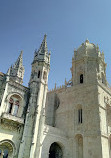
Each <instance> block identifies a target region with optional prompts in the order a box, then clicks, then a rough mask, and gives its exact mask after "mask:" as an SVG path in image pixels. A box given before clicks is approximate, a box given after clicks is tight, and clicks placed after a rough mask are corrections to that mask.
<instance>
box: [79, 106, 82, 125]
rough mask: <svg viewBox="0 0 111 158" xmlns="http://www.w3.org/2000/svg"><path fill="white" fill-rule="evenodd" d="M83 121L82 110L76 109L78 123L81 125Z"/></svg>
mask: <svg viewBox="0 0 111 158" xmlns="http://www.w3.org/2000/svg"><path fill="white" fill-rule="evenodd" d="M82 122H83V119H82V108H81V109H78V123H82Z"/></svg>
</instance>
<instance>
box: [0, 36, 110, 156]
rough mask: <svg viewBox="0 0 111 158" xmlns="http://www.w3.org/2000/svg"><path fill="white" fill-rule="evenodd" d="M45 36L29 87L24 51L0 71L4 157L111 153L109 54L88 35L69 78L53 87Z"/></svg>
mask: <svg viewBox="0 0 111 158" xmlns="http://www.w3.org/2000/svg"><path fill="white" fill-rule="evenodd" d="M49 71H50V53H49V52H48V49H47V42H46V35H45V36H44V39H43V42H42V44H41V46H40V48H39V50H38V51H35V53H34V60H33V62H32V71H31V76H30V81H29V86H28V87H25V86H23V85H22V83H23V76H24V66H23V59H22V52H21V53H20V56H19V57H18V59H17V61H16V62H15V64H14V65H13V66H11V67H10V68H9V69H8V71H7V73H6V74H4V73H2V72H0V158H111V88H110V86H109V85H108V82H107V80H106V63H105V61H104V53H103V52H102V53H101V52H100V50H99V47H98V45H97V46H96V45H94V44H92V43H90V42H89V41H88V40H86V41H85V42H84V43H82V44H81V46H80V47H79V48H78V49H77V50H74V57H73V58H72V67H71V74H72V78H71V79H70V80H69V81H66V80H65V84H64V85H62V86H61V87H59V88H57V87H56V85H55V88H54V89H53V90H51V91H48V86H47V83H48V74H49Z"/></svg>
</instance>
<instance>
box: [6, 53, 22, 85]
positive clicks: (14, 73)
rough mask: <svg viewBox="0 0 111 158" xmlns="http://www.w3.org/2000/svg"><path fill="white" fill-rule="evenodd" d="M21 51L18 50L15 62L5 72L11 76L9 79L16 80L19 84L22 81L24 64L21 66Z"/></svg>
mask: <svg viewBox="0 0 111 158" xmlns="http://www.w3.org/2000/svg"><path fill="white" fill-rule="evenodd" d="M22 56H23V51H21V52H20V55H19V57H18V59H17V60H16V62H15V64H14V65H13V66H11V67H10V68H9V70H8V72H7V75H9V76H10V77H11V80H14V81H15V82H18V83H20V84H22V83H23V76H24V66H23V57H22Z"/></svg>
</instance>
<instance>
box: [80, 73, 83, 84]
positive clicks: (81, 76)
mask: <svg viewBox="0 0 111 158" xmlns="http://www.w3.org/2000/svg"><path fill="white" fill-rule="evenodd" d="M80 83H83V74H81V75H80Z"/></svg>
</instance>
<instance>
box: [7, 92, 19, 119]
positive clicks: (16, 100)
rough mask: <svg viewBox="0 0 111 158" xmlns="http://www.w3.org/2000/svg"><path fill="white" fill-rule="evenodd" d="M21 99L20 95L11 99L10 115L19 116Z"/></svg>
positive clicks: (9, 105)
mask: <svg viewBox="0 0 111 158" xmlns="http://www.w3.org/2000/svg"><path fill="white" fill-rule="evenodd" d="M20 100H21V98H20V97H19V96H18V95H12V96H11V97H10V99H9V104H8V113H9V114H11V115H14V116H17V114H18V109H19V105H20Z"/></svg>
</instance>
